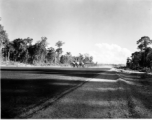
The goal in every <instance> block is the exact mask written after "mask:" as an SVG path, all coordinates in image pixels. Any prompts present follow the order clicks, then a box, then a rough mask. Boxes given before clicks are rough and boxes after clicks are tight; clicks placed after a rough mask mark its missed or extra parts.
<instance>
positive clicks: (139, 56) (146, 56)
mask: <svg viewBox="0 0 152 120" xmlns="http://www.w3.org/2000/svg"><path fill="white" fill-rule="evenodd" d="M150 44H152V40H151V39H150V38H149V37H148V36H143V37H141V38H140V39H139V40H138V41H137V48H138V49H139V51H135V52H134V53H132V54H131V58H127V64H126V66H127V67H128V68H130V69H133V70H140V69H152V48H151V47H148V45H150Z"/></svg>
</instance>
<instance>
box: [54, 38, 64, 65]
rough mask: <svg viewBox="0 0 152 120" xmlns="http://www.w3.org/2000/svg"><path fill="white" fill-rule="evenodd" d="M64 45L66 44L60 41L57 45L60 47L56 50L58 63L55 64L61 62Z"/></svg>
mask: <svg viewBox="0 0 152 120" xmlns="http://www.w3.org/2000/svg"><path fill="white" fill-rule="evenodd" d="M63 44H65V43H64V42H62V41H58V42H57V43H56V44H55V45H56V46H57V47H58V48H57V49H56V53H57V54H56V59H57V61H56V60H55V62H58V63H59V62H60V57H61V55H62V52H63V51H62V48H61V46H62V45H63Z"/></svg>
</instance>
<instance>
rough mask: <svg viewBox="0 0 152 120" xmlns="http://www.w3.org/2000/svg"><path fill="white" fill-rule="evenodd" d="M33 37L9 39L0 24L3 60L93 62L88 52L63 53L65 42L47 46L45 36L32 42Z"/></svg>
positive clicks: (40, 63) (39, 62)
mask: <svg viewBox="0 0 152 120" xmlns="http://www.w3.org/2000/svg"><path fill="white" fill-rule="evenodd" d="M32 42H33V39H32V38H30V37H27V38H24V39H23V38H17V39H14V40H12V41H9V39H8V35H7V33H6V31H4V29H3V27H2V26H1V25H0V46H1V50H0V51H1V53H2V56H1V58H2V60H3V61H15V62H21V63H27V64H34V65H50V64H71V63H72V62H73V61H78V62H84V63H87V62H89V63H93V57H92V56H89V55H88V54H84V55H82V54H80V55H79V56H72V54H71V52H67V53H66V54H65V55H63V49H62V46H63V44H65V43H64V42H62V41H58V42H57V43H56V44H55V45H56V46H57V49H55V48H53V47H49V48H48V47H47V45H48V43H47V37H41V40H39V41H38V42H36V43H35V44H32Z"/></svg>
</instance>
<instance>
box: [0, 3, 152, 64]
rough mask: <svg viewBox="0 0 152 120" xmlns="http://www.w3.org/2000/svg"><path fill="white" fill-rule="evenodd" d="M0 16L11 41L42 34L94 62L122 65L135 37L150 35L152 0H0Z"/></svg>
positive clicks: (35, 39) (135, 48) (151, 33)
mask: <svg viewBox="0 0 152 120" xmlns="http://www.w3.org/2000/svg"><path fill="white" fill-rule="evenodd" d="M0 17H1V18H2V19H1V24H2V25H3V26H4V29H5V30H6V31H7V33H8V36H9V39H10V40H14V39H16V38H27V37H31V38H33V40H34V42H36V41H38V40H40V39H41V37H43V36H45V37H47V42H48V47H54V48H56V46H55V43H56V42H57V41H59V40H60V41H63V42H65V44H64V45H63V47H62V48H63V51H64V53H63V54H65V53H66V52H71V53H72V55H79V53H82V54H85V53H88V54H89V55H91V56H93V58H94V62H98V63H108V64H111V63H115V64H125V63H126V58H127V57H130V56H131V53H132V52H134V51H136V50H137V45H136V41H137V40H139V39H140V38H141V37H142V36H149V37H150V38H152V22H151V21H152V0H1V1H0Z"/></svg>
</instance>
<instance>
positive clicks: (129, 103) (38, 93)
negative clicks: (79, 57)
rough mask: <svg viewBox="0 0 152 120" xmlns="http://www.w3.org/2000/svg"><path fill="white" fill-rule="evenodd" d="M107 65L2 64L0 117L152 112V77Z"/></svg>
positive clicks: (140, 114) (139, 114) (149, 114)
mask: <svg viewBox="0 0 152 120" xmlns="http://www.w3.org/2000/svg"><path fill="white" fill-rule="evenodd" d="M108 70H109V69H103V68H102V69H100V68H98V69H97V68H91V69H82V68H80V69H72V68H68V69H67V68H47V69H44V68H43V69H41V68H36V69H35V68H28V69H27V68H26V69H24V68H18V69H13V68H7V69H2V83H1V84H2V118H32V119H33V118H34V119H36V118H40V119H43V118H48V119H49V118H86V119H87V118H152V102H151V101H152V99H151V98H152V88H151V86H150V85H151V82H148V83H147V82H146V81H143V79H141V75H140V74H135V75H134V74H133V75H131V74H123V73H117V72H113V71H108ZM147 81H148V80H147ZM128 82H129V83H128ZM130 83H131V84H130Z"/></svg>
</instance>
